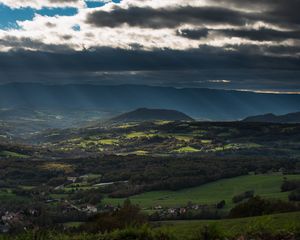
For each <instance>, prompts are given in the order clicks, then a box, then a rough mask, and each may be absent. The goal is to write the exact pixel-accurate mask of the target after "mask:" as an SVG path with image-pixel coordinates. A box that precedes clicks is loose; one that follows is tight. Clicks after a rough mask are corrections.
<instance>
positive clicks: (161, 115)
mask: <svg viewBox="0 0 300 240" xmlns="http://www.w3.org/2000/svg"><path fill="white" fill-rule="evenodd" d="M155 120H167V121H193V119H192V118H191V117H189V116H188V115H186V114H184V113H182V112H179V111H176V110H166V109H149V108H139V109H136V110H134V111H131V112H127V113H124V114H121V115H119V116H117V117H114V118H112V119H110V122H118V123H119V122H139V121H155Z"/></svg>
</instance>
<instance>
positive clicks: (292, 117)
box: [243, 112, 300, 123]
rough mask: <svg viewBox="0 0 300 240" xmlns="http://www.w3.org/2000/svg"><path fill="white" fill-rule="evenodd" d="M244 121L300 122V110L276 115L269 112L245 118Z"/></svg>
mask: <svg viewBox="0 0 300 240" xmlns="http://www.w3.org/2000/svg"><path fill="white" fill-rule="evenodd" d="M243 121H244V122H269V123H300V112H294V113H288V114H284V115H275V114H273V113H267V114H264V115H257V116H250V117H247V118H245V119H244V120H243Z"/></svg>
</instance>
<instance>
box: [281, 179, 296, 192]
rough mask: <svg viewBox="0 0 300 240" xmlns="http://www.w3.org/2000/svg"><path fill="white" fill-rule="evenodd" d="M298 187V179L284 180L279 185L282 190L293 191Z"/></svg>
mask: <svg viewBox="0 0 300 240" xmlns="http://www.w3.org/2000/svg"><path fill="white" fill-rule="evenodd" d="M298 188H300V181H299V180H284V182H283V183H282V185H281V191H282V192H288V191H293V190H295V189H298Z"/></svg>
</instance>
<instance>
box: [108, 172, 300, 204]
mask: <svg viewBox="0 0 300 240" xmlns="http://www.w3.org/2000/svg"><path fill="white" fill-rule="evenodd" d="M284 178H287V179H290V180H292V179H300V175H282V174H279V173H278V174H277V173H274V174H260V175H247V176H241V177H236V178H230V179H223V180H220V181H215V182H212V183H208V184H204V185H201V186H199V187H193V188H187V189H183V190H180V191H153V192H146V193H142V194H138V195H135V196H132V197H130V200H131V201H132V202H133V203H135V204H139V205H140V206H141V207H143V208H152V207H155V206H157V205H161V206H163V207H177V206H183V205H186V204H187V203H188V202H192V203H196V204H215V203H218V202H219V201H221V200H225V201H226V208H227V209H229V208H231V207H233V203H232V197H233V196H235V195H237V194H240V193H243V192H245V191H250V190H253V191H254V192H255V195H260V196H261V197H264V198H277V199H283V200H287V198H288V194H289V193H288V192H281V190H280V186H281V184H282V182H283V180H284ZM124 200H125V199H122V198H106V199H104V202H105V203H109V204H114V205H117V204H121V203H123V201H124Z"/></svg>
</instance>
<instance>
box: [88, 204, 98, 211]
mask: <svg viewBox="0 0 300 240" xmlns="http://www.w3.org/2000/svg"><path fill="white" fill-rule="evenodd" d="M85 211H86V212H88V213H97V212H98V209H97V207H95V206H93V205H87V206H86V209H85Z"/></svg>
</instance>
